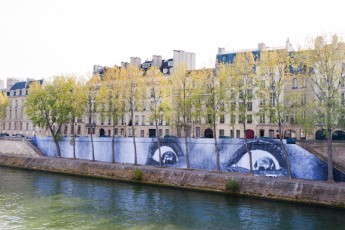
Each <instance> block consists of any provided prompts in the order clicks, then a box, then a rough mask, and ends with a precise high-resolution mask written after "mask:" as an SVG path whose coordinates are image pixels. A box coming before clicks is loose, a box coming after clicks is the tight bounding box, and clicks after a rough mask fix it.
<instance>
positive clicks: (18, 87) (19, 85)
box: [8, 80, 43, 96]
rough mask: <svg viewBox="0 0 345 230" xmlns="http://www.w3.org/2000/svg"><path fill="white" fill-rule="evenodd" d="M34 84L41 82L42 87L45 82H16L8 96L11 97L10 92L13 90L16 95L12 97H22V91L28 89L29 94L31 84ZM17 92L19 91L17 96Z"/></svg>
mask: <svg viewBox="0 0 345 230" xmlns="http://www.w3.org/2000/svg"><path fill="white" fill-rule="evenodd" d="M32 82H39V83H40V85H42V84H43V80H34V81H28V82H27V81H19V82H16V83H15V84H14V85H13V86H12V87H11V89H10V91H9V92H8V95H10V92H11V91H12V90H13V91H14V93H13V94H12V96H22V91H23V89H26V93H25V94H27V91H28V89H29V87H30V84H31V83H32ZM17 90H19V93H18V94H17Z"/></svg>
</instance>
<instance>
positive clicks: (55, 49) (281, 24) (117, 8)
mask: <svg viewBox="0 0 345 230" xmlns="http://www.w3.org/2000/svg"><path fill="white" fill-rule="evenodd" d="M344 6H345V2H344V1H342V0H327V1H326V0H324V1H323V0H310V1H309V0H290V1H279V0H238V1H231V0H198V1H192V0H173V1H159V0H126V1H115V0H1V1H0V79H3V80H4V79H6V78H8V77H15V78H21V79H25V78H35V79H41V78H49V77H52V76H54V75H59V74H76V75H79V76H87V75H88V74H90V73H91V72H92V68H93V65H95V64H97V65H107V66H114V65H120V64H121V61H127V62H128V61H129V57H131V56H138V57H140V58H141V59H142V61H145V60H146V59H151V58H152V55H154V54H155V55H161V56H162V58H163V59H166V58H172V56H173V50H185V51H189V52H193V53H195V54H196V66H197V68H201V67H204V66H205V67H212V66H214V62H215V57H216V54H217V50H218V47H224V48H225V49H226V50H230V51H231V50H240V49H250V48H255V47H257V44H258V43H259V42H264V43H265V44H266V45H267V46H283V45H285V41H286V40H287V38H288V37H289V39H290V42H291V43H292V44H293V46H294V48H295V49H297V48H298V46H300V45H303V44H305V38H306V37H310V36H316V35H319V34H323V33H337V34H338V35H340V36H341V37H343V38H344V34H345V7H344Z"/></svg>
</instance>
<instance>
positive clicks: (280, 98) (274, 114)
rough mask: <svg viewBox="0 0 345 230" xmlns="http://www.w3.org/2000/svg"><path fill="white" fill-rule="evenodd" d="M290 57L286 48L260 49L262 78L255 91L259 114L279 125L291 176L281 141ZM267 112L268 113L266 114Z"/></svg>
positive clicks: (259, 65)
mask: <svg viewBox="0 0 345 230" xmlns="http://www.w3.org/2000/svg"><path fill="white" fill-rule="evenodd" d="M290 65H291V59H290V55H289V53H288V51H287V50H285V49H282V50H272V51H262V52H261V53H260V59H259V62H258V69H259V74H260V78H261V80H262V82H261V84H260V85H259V90H258V91H257V93H258V95H259V97H260V100H261V102H260V103H261V104H260V105H261V108H260V111H259V114H260V115H263V116H266V115H268V117H269V123H275V124H277V125H278V127H279V140H280V143H281V146H282V148H283V151H284V154H285V156H286V163H287V171H288V177H289V178H291V170H290V160H289V155H288V153H287V150H286V148H285V145H284V143H283V139H282V138H283V133H282V132H283V122H284V120H283V119H284V113H285V112H286V111H287V110H288V108H287V107H286V104H285V102H284V83H285V82H287V81H288V79H289V78H290ZM267 112H268V114H267Z"/></svg>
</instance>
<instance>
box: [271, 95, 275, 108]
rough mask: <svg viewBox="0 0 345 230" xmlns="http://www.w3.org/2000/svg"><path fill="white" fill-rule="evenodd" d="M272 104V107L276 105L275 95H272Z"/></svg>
mask: <svg viewBox="0 0 345 230" xmlns="http://www.w3.org/2000/svg"><path fill="white" fill-rule="evenodd" d="M270 102H271V105H272V106H275V105H276V98H275V96H274V94H273V93H270Z"/></svg>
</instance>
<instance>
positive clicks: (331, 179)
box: [327, 128, 334, 183]
mask: <svg viewBox="0 0 345 230" xmlns="http://www.w3.org/2000/svg"><path fill="white" fill-rule="evenodd" d="M327 134H328V136H327V167H328V179H327V182H329V183H333V182H334V176H333V156H332V154H333V150H332V129H330V128H328V130H327Z"/></svg>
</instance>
